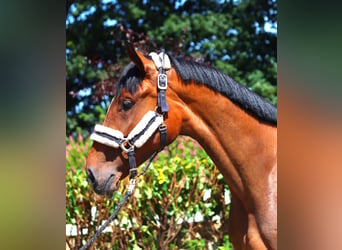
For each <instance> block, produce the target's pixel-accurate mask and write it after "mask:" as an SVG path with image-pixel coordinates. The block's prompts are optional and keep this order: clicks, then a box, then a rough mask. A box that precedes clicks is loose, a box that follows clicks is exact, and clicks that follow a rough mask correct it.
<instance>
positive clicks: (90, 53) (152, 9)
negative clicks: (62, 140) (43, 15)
mask: <svg viewBox="0 0 342 250" xmlns="http://www.w3.org/2000/svg"><path fill="white" fill-rule="evenodd" d="M66 12H67V13H66V17H67V41H66V49H67V55H66V74H67V79H66V93H67V96H66V101H67V102H66V109H67V117H68V118H67V127H66V129H67V135H70V134H73V133H75V130H76V128H78V130H82V133H83V134H85V131H90V130H91V129H92V127H93V126H94V124H95V123H94V122H96V121H97V119H96V118H97V117H95V118H94V119H93V117H88V116H89V114H91V113H94V114H95V113H96V112H97V111H96V110H95V107H96V105H99V104H101V105H102V106H103V104H106V103H107V104H108V101H109V100H110V99H111V96H112V92H113V85H114V84H115V82H116V79H117V77H118V74H119V72H120V69H121V67H122V65H125V64H127V62H128V61H129V59H128V56H127V53H126V51H125V47H124V43H125V41H131V42H135V45H136V46H138V47H141V48H143V49H145V50H146V51H147V52H148V51H152V50H160V49H165V50H166V51H167V52H170V53H172V54H173V55H176V56H181V57H186V58H193V59H201V60H202V61H204V62H205V63H208V64H210V65H212V66H213V67H217V68H218V69H220V70H222V71H223V72H224V73H226V74H228V75H230V76H231V77H232V78H233V79H235V80H236V81H237V82H240V83H242V84H244V85H245V86H247V87H249V88H250V89H251V90H253V91H255V92H257V93H258V94H260V95H262V96H263V97H265V98H267V99H268V100H270V101H271V102H272V103H274V104H276V103H277V97H276V96H277V90H276V89H277V87H276V85H277V83H276V81H277V63H276V60H277V47H276V46H277V34H276V33H272V32H267V31H266V30H265V29H264V25H265V23H266V22H268V23H270V24H273V25H274V24H276V23H277V1H256V0H251V1H211V0H201V1H194V0H188V1H179V0H176V1H158V0H150V1H139V0H132V1H126V0H117V1H106V3H103V2H102V1H101V0H84V1H82V3H81V2H80V1H76V0H67V8H66ZM108 20H115V23H114V25H112V26H108V25H105V23H106V21H108ZM113 65H115V66H113ZM112 66H113V67H112ZM85 90H87V91H90V93H89V94H84V91H85ZM80 104H82V105H80ZM80 106H81V107H80ZM80 114H82V115H80ZM95 116H96V115H95ZM73 136H75V135H74V134H73Z"/></svg>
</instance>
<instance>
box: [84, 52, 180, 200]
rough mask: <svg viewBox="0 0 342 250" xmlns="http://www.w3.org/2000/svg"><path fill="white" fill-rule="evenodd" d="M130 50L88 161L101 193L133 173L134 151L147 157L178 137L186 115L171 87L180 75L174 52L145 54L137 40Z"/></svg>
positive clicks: (140, 157)
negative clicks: (175, 67)
mask: <svg viewBox="0 0 342 250" xmlns="http://www.w3.org/2000/svg"><path fill="white" fill-rule="evenodd" d="M127 51H128V54H129V57H130V58H131V60H132V62H131V63H130V64H128V65H127V66H126V67H125V69H124V70H123V72H122V73H121V76H120V77H119V80H118V83H117V85H116V93H115V96H114V98H113V100H112V101H111V104H110V106H109V109H108V111H107V114H106V118H105V120H104V122H103V124H102V125H96V127H95V130H94V133H93V134H92V136H91V138H92V139H93V141H94V143H93V145H92V147H91V149H90V152H89V155H88V157H87V161H86V168H87V175H88V180H89V181H90V183H91V184H92V186H93V188H94V190H95V192H96V193H98V194H101V195H106V196H111V195H112V194H113V192H114V191H115V190H116V189H117V188H118V186H119V182H120V180H122V179H124V178H125V177H126V176H128V174H129V173H130V158H129V155H130V153H131V152H132V151H133V152H134V157H135V159H133V160H134V161H136V162H135V164H137V165H139V164H141V163H143V162H144V161H146V160H147V159H148V158H149V157H150V156H151V155H152V154H153V153H154V152H156V151H158V150H160V149H161V148H162V147H164V146H166V145H167V144H169V143H171V142H172V141H173V140H174V139H175V138H176V137H177V135H178V134H179V131H180V124H181V120H182V117H181V106H180V105H179V99H178V98H177V95H176V94H175V92H173V91H172V89H170V88H167V84H170V83H171V82H172V81H177V74H176V73H175V72H174V70H173V69H171V65H170V61H169V58H168V56H167V55H166V54H159V55H157V54H156V53H151V54H150V55H144V54H143V53H142V52H141V51H139V50H138V49H134V48H133V47H132V46H128V47H127ZM162 57H164V58H162ZM163 59H164V61H163ZM159 60H160V61H159ZM158 61H159V62H158ZM162 77H164V78H166V79H167V81H166V82H165V81H164V82H163V81H162V80H166V79H162ZM163 84H164V85H163ZM165 84H166V85H165ZM162 85H163V86H162ZM166 93H167V96H166ZM158 98H159V99H160V100H159V101H158ZM166 98H167V101H166ZM165 105H166V106H165ZM166 128H167V129H166ZM159 130H160V131H162V130H163V131H164V135H162V133H161V132H158V131H159ZM166 131H167V132H166ZM162 136H164V137H165V138H161V137H162ZM161 142H162V144H164V145H161Z"/></svg>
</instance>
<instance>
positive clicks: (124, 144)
mask: <svg viewBox="0 0 342 250" xmlns="http://www.w3.org/2000/svg"><path fill="white" fill-rule="evenodd" d="M127 145H128V146H129V148H126V146H127ZM120 148H121V149H122V151H124V152H125V153H128V152H129V151H131V150H134V145H132V144H130V143H129V141H128V140H127V139H126V140H124V141H123V142H122V143H121V144H120Z"/></svg>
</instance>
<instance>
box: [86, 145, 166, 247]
mask: <svg viewBox="0 0 342 250" xmlns="http://www.w3.org/2000/svg"><path fill="white" fill-rule="evenodd" d="M161 150H162V149H160V150H158V151H156V152H154V153H153V155H152V156H151V157H150V159H149V160H148V163H147V164H146V165H145V166H144V168H143V169H142V171H141V172H140V173H139V175H137V176H134V177H133V178H131V179H130V181H129V185H128V189H127V191H126V193H125V195H124V197H123V198H122V200H121V201H120V202H119V204H118V205H117V207H116V208H115V210H114V212H113V214H112V215H111V216H110V217H109V218H108V220H107V221H106V222H105V223H103V225H102V226H101V227H100V228H99V229H98V230H97V231H96V233H95V234H94V235H93V236H92V237H91V238H90V239H89V240H88V241H87V243H86V244H85V245H84V246H82V247H81V248H80V249H79V250H86V249H88V248H89V247H90V246H91V245H92V244H93V242H94V241H95V240H96V238H97V237H99V236H100V234H101V233H102V232H103V230H104V229H105V228H106V227H107V226H108V225H109V223H111V222H112V221H113V220H114V219H115V217H116V216H117V214H118V213H119V211H120V209H121V208H122V206H123V205H124V204H125V202H126V201H127V199H128V198H129V197H130V196H131V195H132V194H133V193H134V189H135V185H136V183H137V181H136V178H135V177H137V178H139V177H140V176H142V175H143V174H145V172H146V170H147V169H148V167H149V166H150V165H151V163H152V161H153V159H154V158H155V157H156V156H157V154H158V153H159V152H160V151H161Z"/></svg>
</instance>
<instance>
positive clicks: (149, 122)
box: [90, 52, 171, 192]
mask: <svg viewBox="0 0 342 250" xmlns="http://www.w3.org/2000/svg"><path fill="white" fill-rule="evenodd" d="M149 55H150V57H151V58H152V60H153V62H154V65H155V66H156V68H157V70H158V79H157V92H158V100H157V106H156V109H155V110H154V111H152V110H150V111H148V112H147V113H146V114H145V115H144V116H143V117H142V118H141V120H140V121H139V122H138V124H137V125H136V126H135V127H134V128H133V129H132V131H131V132H130V133H129V134H128V136H127V137H125V136H124V134H123V133H122V132H121V131H119V130H115V129H112V128H109V127H106V126H103V125H99V124H98V125H96V126H95V128H94V132H93V133H92V134H91V136H90V139H91V140H93V141H96V142H99V143H102V144H104V145H107V146H110V147H113V148H121V150H122V151H123V152H124V153H125V154H127V156H128V163H129V171H130V179H131V181H130V185H129V187H128V189H129V190H130V192H132V191H133V189H134V186H135V179H134V177H135V176H136V175H137V166H136V160H135V152H134V149H135V148H140V147H142V146H143V145H144V144H145V143H146V142H147V141H148V139H150V138H151V136H152V135H153V134H154V132H155V131H156V130H157V129H159V133H160V149H159V150H158V151H157V152H160V151H161V150H162V149H163V148H164V147H165V146H166V145H167V127H166V124H165V123H164V119H166V118H167V112H168V111H169V106H168V105H167V102H166V90H167V75H166V70H168V69H170V68H171V63H170V59H169V57H168V55H167V54H165V53H164V52H161V53H159V55H158V54H157V53H155V52H151V53H150V54H149Z"/></svg>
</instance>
